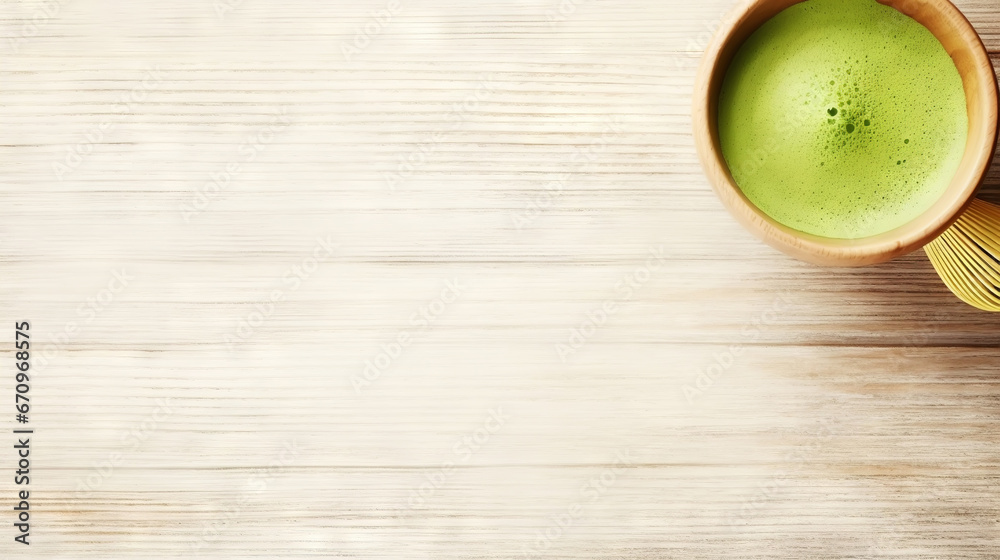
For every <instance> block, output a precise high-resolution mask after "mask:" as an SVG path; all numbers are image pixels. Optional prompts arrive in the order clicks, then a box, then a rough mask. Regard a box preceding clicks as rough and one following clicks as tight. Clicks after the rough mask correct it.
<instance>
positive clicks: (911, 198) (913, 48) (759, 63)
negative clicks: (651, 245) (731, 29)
mask: <svg viewBox="0 0 1000 560" xmlns="http://www.w3.org/2000/svg"><path fill="white" fill-rule="evenodd" d="M967 135H968V116H967V113H966V105H965V93H964V91H963V89H962V79H961V77H960V76H959V74H958V69H957V68H956V67H955V64H954V63H953V62H952V60H951V58H950V57H949V56H948V53H947V52H945V50H944V47H943V46H942V45H941V43H940V42H939V41H938V40H937V38H935V37H934V35H932V34H931V32H930V31H928V30H927V29H926V28H925V27H923V26H922V25H921V24H919V23H917V22H916V21H915V20H913V19H911V18H909V17H907V16H905V15H903V14H902V13H900V12H898V11H896V10H895V9H893V8H890V7H888V6H883V5H881V4H879V3H877V2H876V1H875V0H807V1H805V2H802V3H800V4H796V5H794V6H792V7H790V8H788V9H786V10H784V11H783V12H781V13H780V14H778V15H777V16H775V17H774V18H772V19H771V20H770V21H768V22H767V23H766V24H764V25H763V26H762V27H761V28H760V29H759V30H757V31H756V32H755V33H754V34H753V35H752V36H751V37H750V38H749V39H748V40H747V41H746V43H745V44H744V45H743V46H742V47H741V48H740V50H739V52H738V53H737V55H736V57H735V59H734V60H733V62H732V64H731V66H730V68H729V70H728V73H727V75H726V79H725V83H724V84H723V87H722V91H721V96H720V99H719V136H720V140H721V143H722V153H723V156H724V157H725V159H726V162H727V163H728V165H729V168H730V170H731V171H732V174H733V178H734V179H735V180H736V183H737V185H739V187H740V189H741V190H742V191H743V192H744V193H745V194H746V196H747V198H749V199H750V200H751V201H752V202H753V203H754V204H755V205H756V206H757V207H758V208H760V209H761V210H762V211H763V212H765V213H766V214H768V215H769V216H771V217H772V218H774V219H775V220H777V221H778V222H781V223H783V224H785V225H787V226H789V227H792V228H794V229H797V230H800V231H803V232H806V233H811V234H815V235H819V236H823V237H835V238H846V239H856V238H860V237H867V236H871V235H876V234H879V233H883V232H886V231H889V230H891V229H893V228H896V227H898V226H901V225H903V224H905V223H907V222H909V221H910V220H912V219H914V218H916V217H917V216H919V215H920V214H921V213H923V212H924V211H925V210H927V209H928V208H929V207H930V206H931V205H932V204H933V203H934V202H936V201H937V200H938V199H939V198H940V197H941V195H942V194H943V193H944V191H945V189H946V187H947V186H948V183H949V182H950V181H951V178H952V177H953V176H954V175H955V172H956V171H957V170H958V166H959V162H960V161H961V159H962V155H963V153H964V151H965V142H966V137H967Z"/></svg>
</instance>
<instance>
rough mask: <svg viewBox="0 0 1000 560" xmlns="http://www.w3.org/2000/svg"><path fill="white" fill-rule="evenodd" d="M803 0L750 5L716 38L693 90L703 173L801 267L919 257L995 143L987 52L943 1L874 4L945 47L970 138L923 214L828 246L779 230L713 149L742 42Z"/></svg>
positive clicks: (740, 216) (972, 186) (949, 219)
mask: <svg viewBox="0 0 1000 560" xmlns="http://www.w3.org/2000/svg"><path fill="white" fill-rule="evenodd" d="M801 1H804V0H749V1H745V2H743V3H741V4H740V5H738V6H737V7H736V8H735V9H734V10H733V11H732V12H731V13H730V15H729V16H728V17H727V18H726V20H725V23H724V24H723V26H722V27H721V28H720V29H719V31H718V32H717V33H716V36H715V38H714V40H713V42H712V43H711V45H709V47H708V49H707V50H706V52H705V55H704V58H703V59H702V64H701V68H700V70H699V72H698V77H697V80H696V82H695V88H694V99H693V103H694V106H693V113H692V115H693V118H694V135H695V143H696V145H697V148H698V155H699V157H700V158H701V162H702V165H703V166H704V168H705V172H706V174H707V175H708V178H709V180H710V181H711V183H712V187H713V188H714V189H715V192H716V194H718V195H719V198H720V199H722V202H723V204H725V206H726V207H727V208H728V209H729V211H730V212H731V213H732V214H733V215H734V216H735V217H736V219H737V220H739V221H740V222H741V223H742V224H743V225H744V226H745V227H746V228H748V229H749V230H750V231H751V232H753V233H754V234H756V235H757V236H759V237H760V238H761V239H763V240H764V241H765V242H766V243H768V244H770V245H771V246H773V247H775V248H777V249H779V250H781V251H784V252H785V253H787V254H789V255H792V256H794V257H797V258H800V259H802V260H805V261H809V262H812V263H816V264H820V265H829V266H864V265H869V264H875V263H880V262H884V261H888V260H890V259H893V258H895V257H898V256H900V255H904V254H906V253H909V252H911V251H914V250H916V249H919V248H921V247H923V246H924V245H926V244H927V243H929V242H930V241H932V240H934V239H935V238H937V237H938V236H939V235H941V234H942V233H943V232H944V231H945V230H946V229H948V228H949V227H951V225H952V224H953V223H954V222H955V221H956V220H957V219H958V218H959V216H961V215H962V213H963V212H964V211H965V209H966V208H967V207H968V206H969V204H971V203H972V201H973V199H974V197H975V194H976V191H977V190H978V188H979V186H980V185H981V184H982V181H983V178H984V177H985V175H986V171H987V169H988V168H989V165H990V162H991V161H992V158H993V152H994V150H995V149H996V143H997V82H996V76H995V74H994V73H993V65H992V64H991V63H990V59H989V56H988V55H987V53H986V48H985V47H984V46H983V42H982V40H980V38H979V35H977V34H976V31H975V29H973V27H972V24H970V23H969V21H968V20H967V19H965V16H963V15H962V13H961V12H960V11H959V10H958V8H956V7H955V6H954V5H953V4H952V3H951V2H949V1H948V0H878V1H879V2H880V3H881V4H885V5H888V6H891V7H893V8H895V9H897V10H899V11H900V12H902V13H904V14H906V15H908V16H910V17H911V18H913V19H915V20H916V21H918V22H920V23H921V24H923V25H924V27H926V28H927V29H929V30H930V31H931V33H933V34H934V35H935V36H936V37H937V38H938V40H939V41H940V42H941V44H942V45H944V47H945V49H946V50H947V51H948V53H949V54H950V55H951V58H952V60H954V61H955V66H957V67H958V71H959V74H960V75H961V76H962V83H963V84H964V87H965V98H966V105H967V108H968V112H969V137H968V142H967V144H966V146H965V156H964V157H963V159H962V162H961V165H960V166H959V170H958V172H957V173H956V174H955V177H954V178H953V179H952V181H951V183H950V184H949V185H948V188H947V190H946V191H945V193H944V195H943V196H942V197H941V198H940V199H939V200H938V201H937V202H936V203H935V204H934V205H933V206H932V207H931V208H930V209H928V210H927V211H926V212H924V213H923V214H921V215H920V216H918V217H917V218H915V219H914V220H912V221H910V222H909V223H907V224H904V225H902V226H900V227H898V228H896V229H894V230H891V231H889V232H886V233H882V234H879V235H874V236H871V237H865V238H861V239H834V238H828V237H819V236H816V235H811V234H808V233H804V232H801V231H798V230H795V229H792V228H790V227H788V226H785V225H782V224H780V223H778V222H777V221H775V220H774V219H773V218H771V217H770V216H768V215H767V214H765V213H764V212H762V211H761V210H760V209H759V208H757V207H756V206H755V205H754V204H753V203H752V202H750V200H748V199H747V197H746V196H745V195H744V194H743V191H741V190H740V188H739V187H738V186H737V185H736V182H735V181H734V180H733V176H732V174H731V173H730V171H729V168H728V166H727V165H726V161H725V159H724V158H723V157H722V150H721V146H720V143H719V129H718V104H719V92H720V90H721V89H722V84H723V81H724V80H725V78H726V72H727V70H728V69H729V64H730V62H731V61H732V59H733V57H734V56H735V55H736V52H737V51H738V50H739V48H740V46H742V45H743V43H744V41H746V39H747V38H748V37H749V36H750V35H751V34H752V33H753V32H754V31H756V30H757V29H758V28H759V27H760V26H761V25H763V24H764V22H766V21H767V20H769V19H770V18H772V17H774V16H775V15H777V14H778V13H779V12H781V11H782V10H784V9H785V8H788V7H789V6H792V5H793V4H797V3H799V2H801Z"/></svg>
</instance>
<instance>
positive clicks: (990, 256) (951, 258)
mask: <svg viewBox="0 0 1000 560" xmlns="http://www.w3.org/2000/svg"><path fill="white" fill-rule="evenodd" d="M924 252H925V253H927V257H928V258H929V259H930V261H931V264H932V265H933V266H934V269H935V270H937V272H938V274H939V275H940V276H941V278H942V279H943V280H944V282H945V284H946V285H947V286H948V288H949V289H950V290H951V291H952V293H954V294H955V295H956V296H958V298H959V299H961V300H962V301H964V302H966V303H968V304H969V305H972V306H973V307H977V308H979V309H983V310H985V311H1000V207H998V206H995V205H993V204H990V203H988V202H984V201H982V200H975V201H973V203H972V205H971V206H970V207H969V209H968V210H967V211H966V212H965V214H963V215H962V217H961V218H959V219H958V221H957V222H955V225H953V226H952V227H951V228H950V229H948V231H946V232H944V233H943V234H942V235H941V236H940V237H938V238H937V239H935V240H934V241H931V242H930V243H928V244H927V245H926V246H925V247H924Z"/></svg>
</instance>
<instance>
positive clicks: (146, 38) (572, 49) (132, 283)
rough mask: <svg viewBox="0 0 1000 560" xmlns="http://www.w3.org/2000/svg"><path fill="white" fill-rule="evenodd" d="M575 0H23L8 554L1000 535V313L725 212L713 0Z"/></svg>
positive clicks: (967, 8) (743, 553) (13, 219)
mask: <svg viewBox="0 0 1000 560" xmlns="http://www.w3.org/2000/svg"><path fill="white" fill-rule="evenodd" d="M564 5H565V6H567V7H566V8H564V10H565V11H567V12H570V13H568V15H567V16H566V17H565V18H563V17H561V16H560V15H559V13H560V11H559V10H560V4H559V3H558V2H555V1H551V2H550V1H541V0H520V1H514V2H505V3H492V4H482V3H469V2H458V1H455V0H422V1H419V2H417V1H410V0H400V3H399V4H398V8H395V9H392V7H393V6H395V4H392V5H390V4H386V3H382V2H374V3H367V2H350V3H348V2H322V3H321V2H304V1H299V0H289V1H285V2H269V1H267V0H245V1H243V2H239V1H238V0H234V1H232V2H230V3H228V4H213V3H212V2H193V1H184V0H182V1H178V2H171V3H162V2H160V3H157V2H149V1H146V0H137V1H134V2H107V1H105V2H97V1H96V0H66V1H65V2H63V3H62V4H55V3H53V2H48V3H41V2H13V1H9V0H8V1H4V2H0V8H2V10H3V12H2V15H0V26H2V29H3V42H4V43H5V46H4V48H6V49H7V50H6V51H4V54H3V56H0V262H2V265H0V268H2V273H0V288H2V289H0V316H2V317H3V318H4V319H5V321H6V324H8V325H10V327H9V328H8V330H7V331H4V333H0V340H3V341H4V342H3V344H4V345H5V346H4V348H6V349H8V350H10V349H11V348H12V347H11V346H10V345H9V344H11V343H12V341H13V337H14V333H13V327H12V324H13V323H14V321H21V320H30V321H31V322H32V333H33V336H34V337H35V338H34V340H35V346H34V352H35V357H34V358H33V364H32V368H33V370H32V371H33V372H34V376H33V378H32V393H31V394H32V406H33V408H32V413H31V423H30V426H31V427H32V428H34V429H35V430H36V432H35V434H34V435H33V440H32V445H33V451H32V472H33V474H34V476H33V478H32V484H31V490H32V529H31V540H32V545H31V548H30V550H29V549H26V547H23V546H22V545H20V544H17V543H14V542H13V536H14V529H13V527H12V526H11V523H12V522H13V521H12V520H13V516H12V515H11V514H12V511H11V509H10V508H11V507H12V505H13V503H12V499H13V492H14V489H15V487H14V485H13V477H12V467H13V461H14V455H13V450H12V449H10V446H11V445H13V443H14V442H13V438H12V436H11V435H10V432H9V429H10V428H13V427H14V426H15V425H14V423H13V421H14V418H13V416H14V411H12V410H9V409H5V410H6V412H4V413H3V414H0V419H2V422H3V426H4V427H6V428H8V430H7V431H6V433H7V434H8V435H7V436H5V437H8V438H11V439H9V440H7V443H3V442H0V448H7V451H6V452H3V453H0V468H2V469H3V470H4V471H5V472H4V473H3V476H2V480H3V482H2V483H0V487H2V488H3V494H2V495H3V496H4V497H3V499H2V501H3V503H2V504H0V506H2V507H0V511H7V513H6V514H2V513H0V526H3V527H6V529H4V530H3V532H2V533H0V538H2V540H3V544H2V545H0V550H2V551H3V552H2V553H0V554H2V556H3V557H4V558H7V557H11V558H13V557H38V558H52V559H63V558H65V559H86V558H102V559H103V558H136V559H140V558H141V559H149V558H180V557H185V558H187V557H195V558H198V557H204V558H236V559H243V558H246V559H251V558H253V559H259V558H307V557H317V558H358V559H362V558H363V559H374V558H385V559H397V558H428V559H444V558H525V557H527V558H532V557H537V558H553V559H559V558H640V559H643V560H646V559H688V558H733V557H740V558H790V559H791V558H924V559H930V558H948V559H959V558H961V559H968V558H977V559H995V558H998V557H1000V553H998V550H1000V484H998V479H1000V470H998V469H1000V451H998V449H1000V448H998V443H1000V431H998V422H1000V383H998V379H997V363H998V359H1000V348H998V345H1000V330H998V326H1000V318H998V317H997V316H995V315H991V314H987V313H982V312H979V311H976V310H974V309H972V308H970V307H968V306H966V305H965V304H963V303H962V302H960V301H958V300H957V299H956V298H955V297H954V296H953V295H952V294H951V293H950V292H949V291H948V290H947V288H945V287H944V286H943V285H942V284H941V282H940V280H939V279H938V278H937V277H936V275H935V273H934V271H933V269H932V267H931V265H930V264H929V263H928V261H927V260H926V258H925V257H924V256H923V255H921V254H913V255H910V256H908V257H905V258H902V259H900V260H898V261H893V262H891V263H888V264H885V265H879V266H876V267H869V268H861V269H852V270H837V269H824V268H818V267H814V266H812V265H807V264H804V263H800V262H797V261H795V260H792V259H790V258H787V257H785V256H782V255H781V254H780V253H777V252H776V251H774V250H772V249H770V248H768V247H766V246H764V245H763V244H761V243H759V242H758V241H756V240H755V239H754V238H752V237H751V236H750V235H749V234H748V233H746V232H745V231H744V230H743V229H741V228H740V226H739V225H737V224H736V223H735V222H734V221H733V220H732V219H731V218H730V216H729V215H728V214H727V213H726V211H725V210H724V209H723V208H722V205H721V204H720V203H719V202H718V201H717V199H716V198H715V196H714V194H713V193H712V191H711V189H710V187H709V186H708V183H707V181H706V180H705V179H704V177H703V175H702V173H701V170H700V168H699V165H698V162H697V157H696V155H695V150H694V146H693V142H692V137H691V132H690V130H691V117H690V109H689V108H690V106H691V99H690V98H691V91H692V90H691V88H692V84H693V81H694V72H695V66H696V62H697V59H698V56H699V54H700V49H701V48H703V47H704V45H705V44H706V43H707V37H708V34H709V32H710V30H711V29H712V28H713V27H714V26H715V25H717V22H718V21H719V19H720V18H721V16H722V15H723V14H724V12H725V11H726V10H727V9H728V8H729V5H730V2H729V0H705V1H702V2H697V3H681V2H672V1H671V2H654V1H637V0H621V1H617V2H604V1H596V0H592V1H587V0H580V1H578V2H576V3H574V2H572V1H571V0H567V2H565V3H564ZM958 5H959V7H960V8H961V9H962V10H963V12H964V13H965V14H966V15H967V16H968V17H969V19H970V20H971V21H972V23H973V24H974V25H975V27H976V28H977V30H978V31H979V33H980V34H981V36H982V38H983V40H984V41H985V43H986V45H987V47H988V49H989V50H990V52H991V57H992V60H993V63H994V66H995V67H996V66H998V65H1000V7H998V6H997V4H996V2H994V1H993V0H962V1H961V2H958ZM53 6H58V8H53ZM220 6H221V8H220ZM228 8H232V9H231V10H230V9H228ZM380 10H385V11H394V12H395V13H394V14H390V15H391V17H386V16H385V15H384V14H383V15H372V14H373V12H377V11H380ZM37 14H42V15H41V16H38V17H36V15H37ZM49 14H51V15H49ZM220 14H221V15H220ZM380 20H381V21H380ZM32 21H33V22H34V23H33V24H32V23H30V22H32ZM25 25H34V27H24V26H25ZM366 27H367V29H368V32H366V31H365V29H366ZM359 29H360V30H361V31H360V33H361V36H360V37H359ZM366 33H367V34H366ZM29 35H30V36H29ZM22 38H23V39H24V40H23V41H21V40H20V39H22ZM8 39H12V40H14V43H11V42H10V41H8ZM366 39H367V41H366ZM352 45H364V48H359V49H358V51H359V52H354V51H352V50H351V49H350V48H345V46H346V47H350V46H352ZM477 94H478V97H477ZM88 138H89V139H88ZM251 154H252V156H253V157H252V159H250V155H251ZM408 166H412V167H408ZM227 175H228V179H227V178H226V176H227ZM984 198H986V199H987V200H992V201H993V202H998V201H1000V171H998V168H997V167H996V166H994V169H993V170H992V171H991V172H990V175H989V178H988V181H987V186H986V192H985V193H984ZM192 209H193V210H192ZM326 247H329V248H330V249H329V252H327V251H328V249H327V248H326ZM314 255H315V257H314ZM311 258H315V259H316V260H315V261H310V259H311ZM116 275H117V276H116ZM123 276H124V277H126V278H125V279H124V280H122V279H121V277H123ZM116 278H118V279H116ZM296 279H297V281H296ZM126 283H127V285H124V284H126ZM449 283H451V284H450V285H449ZM272 299H275V300H277V301H276V302H274V303H273V305H272V301H271V300H272ZM445 300H448V302H446V301H445ZM67 331H71V332H67ZM401 335H405V336H404V337H403V339H402V340H404V341H406V342H407V344H406V346H405V348H403V347H402V346H400V348H399V350H398V351H397V349H396V348H395V347H394V346H393V344H394V343H395V341H398V340H400V337H401ZM7 341H11V343H8V342H7ZM560 345H563V346H560ZM383 352H387V353H391V354H393V357H390V356H389V355H388V354H386V355H383ZM5 355H6V356H12V351H10V352H8V353H7V354H5ZM10 360H11V362H9V363H12V360H13V358H12V357H11V358H10ZM368 361H370V362H372V363H373V364H379V367H380V368H381V373H375V372H373V371H372V370H368V372H367V375H368V378H365V377H364V376H365V375H366V362H368ZM8 371H12V368H8ZM12 395H13V375H12V374H10V375H2V376H0V400H2V401H3V402H8V401H7V399H8V398H9V399H10V400H13V396H12ZM8 406H9V405H8ZM498 417H499V418H501V419H502V420H497V418H498ZM449 465H453V466H449ZM421 491H422V492H423V495H421ZM563 526H565V528H564V527H563Z"/></svg>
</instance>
